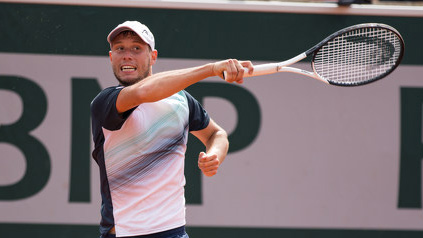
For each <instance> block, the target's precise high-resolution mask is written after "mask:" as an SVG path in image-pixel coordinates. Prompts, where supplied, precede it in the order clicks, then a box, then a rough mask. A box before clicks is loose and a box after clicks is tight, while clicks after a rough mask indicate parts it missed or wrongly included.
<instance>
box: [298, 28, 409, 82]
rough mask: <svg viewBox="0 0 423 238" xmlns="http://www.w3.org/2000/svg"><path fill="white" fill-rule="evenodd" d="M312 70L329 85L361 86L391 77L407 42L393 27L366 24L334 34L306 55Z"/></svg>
mask: <svg viewBox="0 0 423 238" xmlns="http://www.w3.org/2000/svg"><path fill="white" fill-rule="evenodd" d="M306 54H307V55H310V54H313V58H312V61H311V62H312V68H313V70H314V72H315V73H316V74H317V75H318V76H319V77H321V78H323V79H325V80H326V81H327V82H328V83H329V84H332V85H337V86H359V85H365V84H368V83H372V82H375V81H377V80H379V79H382V78H384V77H386V76H387V75H389V74H390V73H391V72H392V71H394V70H395V68H396V67H398V65H399V64H400V62H401V60H402V58H403V55H404V40H403V38H402V37H401V35H400V33H399V32H398V31H397V30H396V29H394V28H393V27H391V26H388V25H385V24H380V23H366V24H359V25H354V26H350V27H347V28H344V29H342V30H340V31H337V32H335V33H333V34H332V35H330V36H328V37H327V38H326V39H324V40H323V41H321V42H320V43H319V44H317V45H316V46H314V47H312V48H311V49H309V50H308V51H306Z"/></svg>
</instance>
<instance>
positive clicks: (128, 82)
mask: <svg viewBox="0 0 423 238" xmlns="http://www.w3.org/2000/svg"><path fill="white" fill-rule="evenodd" d="M115 76H116V79H117V80H118V81H119V83H120V84H121V85H123V86H130V85H132V84H135V83H137V82H139V81H140V79H139V78H133V77H119V76H117V75H115Z"/></svg>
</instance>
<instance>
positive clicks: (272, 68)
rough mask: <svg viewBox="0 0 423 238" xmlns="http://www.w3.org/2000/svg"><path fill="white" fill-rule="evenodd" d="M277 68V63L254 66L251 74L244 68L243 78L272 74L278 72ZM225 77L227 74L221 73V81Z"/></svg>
mask: <svg viewBox="0 0 423 238" xmlns="http://www.w3.org/2000/svg"><path fill="white" fill-rule="evenodd" d="M278 67H279V64H278V63H271V64H262V65H256V66H254V71H253V73H252V74H249V73H248V71H249V69H248V68H244V78H248V77H254V76H260V75H266V74H273V73H276V72H278ZM226 77H227V72H226V71H223V79H226Z"/></svg>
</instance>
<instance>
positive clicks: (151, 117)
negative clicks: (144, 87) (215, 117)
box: [91, 86, 210, 237]
mask: <svg viewBox="0 0 423 238" xmlns="http://www.w3.org/2000/svg"><path fill="white" fill-rule="evenodd" d="M122 88H123V87H122V86H117V87H109V88H106V89H104V90H103V91H102V92H100V93H99V94H98V95H97V96H96V97H95V99H94V100H93V101H92V103H91V118H92V133H93V140H94V151H93V153H92V156H93V158H94V160H95V161H96V162H97V164H98V166H99V170H100V181H101V182H100V183H101V197H102V205H101V222H100V233H101V237H104V236H105V235H106V234H107V233H108V232H109V230H110V229H111V228H112V227H113V226H115V230H116V236H117V237H121V236H136V235H146V234H152V233H157V232H161V231H166V230H169V229H173V228H177V227H180V226H183V225H185V223H186V222H185V197H184V185H185V176H184V160H185V151H186V144H187V138H188V132H189V131H195V130H201V129H204V128H206V127H207V126H208V124H209V121H210V117H209V116H208V114H207V112H206V111H205V110H204V109H203V107H202V106H201V105H200V103H199V102H198V101H197V100H195V99H194V98H193V97H192V96H191V95H190V94H189V93H188V92H186V91H180V92H178V93H176V94H174V95H172V96H170V97H168V98H165V99H163V100H160V101H157V102H153V103H143V104H141V105H139V106H137V107H135V108H132V109H131V110H129V111H127V112H124V113H122V114H120V113H118V112H117V109H116V99H117V97H118V95H119V92H120V91H121V90H122Z"/></svg>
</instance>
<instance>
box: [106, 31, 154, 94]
mask: <svg viewBox="0 0 423 238" xmlns="http://www.w3.org/2000/svg"><path fill="white" fill-rule="evenodd" d="M109 55H110V61H111V64H112V69H113V73H114V74H115V76H116V78H117V79H118V81H119V83H120V84H121V85H123V86H129V85H132V84H134V83H137V82H139V81H141V80H142V79H144V78H146V77H147V76H150V75H151V74H152V67H151V66H152V65H153V64H154V63H155V62H156V59H157V51H151V49H150V47H149V45H148V44H146V43H145V42H144V41H143V40H142V39H141V38H140V37H139V36H138V35H136V34H131V33H128V34H119V35H118V36H116V37H115V39H114V40H113V42H112V48H111V51H110V52H109Z"/></svg>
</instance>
